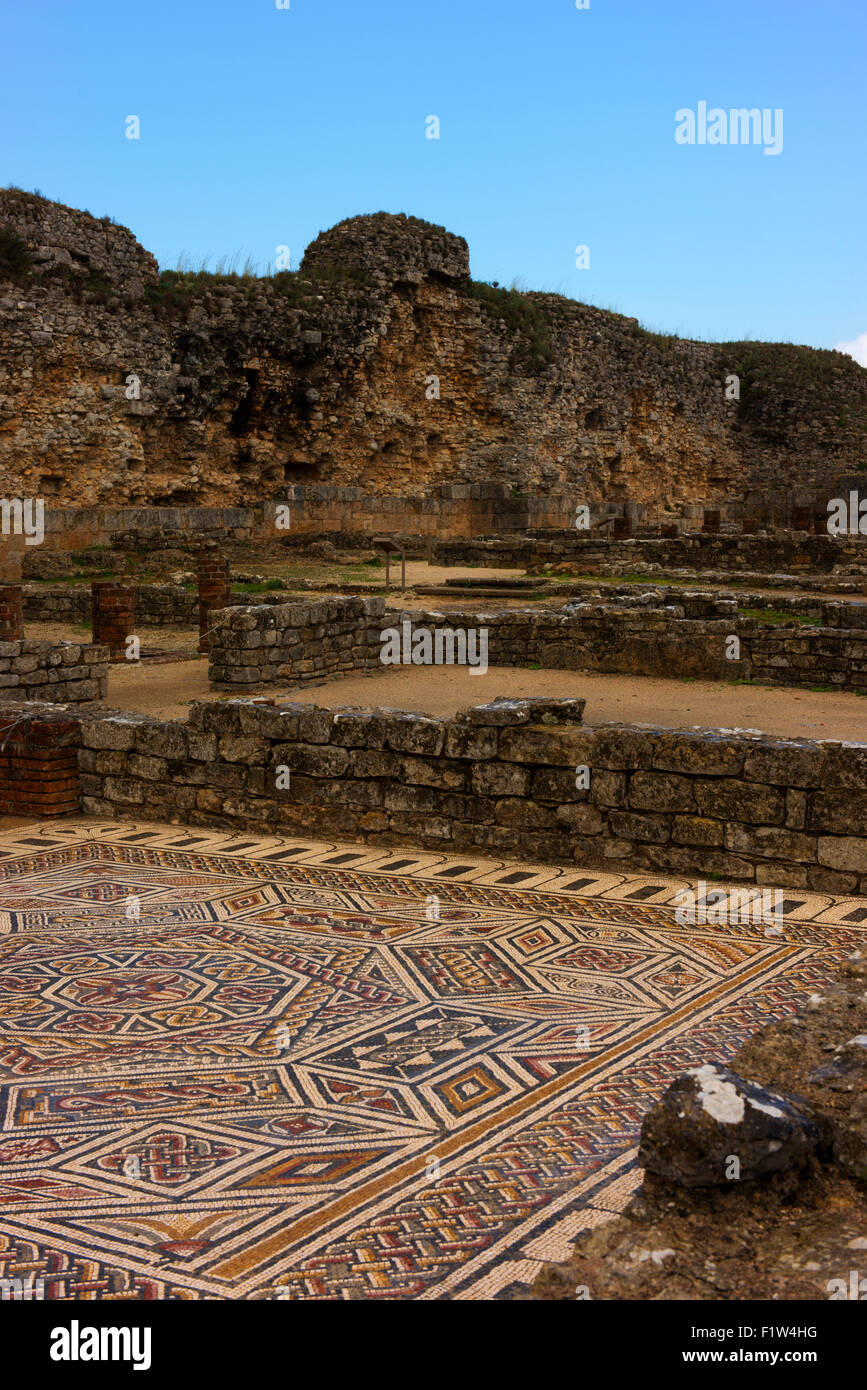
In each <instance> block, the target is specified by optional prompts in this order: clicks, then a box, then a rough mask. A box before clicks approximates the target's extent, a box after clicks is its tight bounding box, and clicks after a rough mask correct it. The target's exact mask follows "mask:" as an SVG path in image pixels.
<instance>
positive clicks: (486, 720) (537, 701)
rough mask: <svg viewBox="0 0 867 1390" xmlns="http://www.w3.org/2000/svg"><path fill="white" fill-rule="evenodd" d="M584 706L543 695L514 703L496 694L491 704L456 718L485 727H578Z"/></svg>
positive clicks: (574, 701) (473, 708)
mask: <svg viewBox="0 0 867 1390" xmlns="http://www.w3.org/2000/svg"><path fill="white" fill-rule="evenodd" d="M586 703H587V701H586V700H580V699H575V700H573V699H559V700H548V699H545V697H544V696H530V697H528V698H527V699H521V700H515V699H511V698H510V697H508V696H506V695H498V696H496V697H495V698H494V699H493V700H492V701H491V702H490V704H487V705H475V706H473V707H472V708H470V709H464V710H460V711H459V713H458V714H457V715H456V716H455V719H456V721H457V722H458V723H460V724H484V725H487V726H488V727H489V728H502V727H505V726H507V725H509V724H542V723H548V722H554V721H556V722H558V723H560V722H562V723H569V724H580V723H581V721H582V719H583V717H584V706H585V705H586Z"/></svg>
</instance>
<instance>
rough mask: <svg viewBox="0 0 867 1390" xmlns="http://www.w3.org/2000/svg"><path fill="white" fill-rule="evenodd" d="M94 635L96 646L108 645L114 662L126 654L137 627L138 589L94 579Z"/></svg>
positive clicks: (92, 588) (92, 585)
mask: <svg viewBox="0 0 867 1390" xmlns="http://www.w3.org/2000/svg"><path fill="white" fill-rule="evenodd" d="M90 593H91V599H92V605H93V608H92V611H93V635H92V637H91V642H92V643H93V645H94V646H96V647H108V650H109V655H110V659H111V660H112V661H123V660H124V659H125V657H126V639H127V637H131V636H132V634H133V632H134V630H135V618H134V615H135V590H134V589H127V588H124V586H123V585H122V584H115V583H114V581H113V580H110V579H94V580H93V581H92V583H91V585H90Z"/></svg>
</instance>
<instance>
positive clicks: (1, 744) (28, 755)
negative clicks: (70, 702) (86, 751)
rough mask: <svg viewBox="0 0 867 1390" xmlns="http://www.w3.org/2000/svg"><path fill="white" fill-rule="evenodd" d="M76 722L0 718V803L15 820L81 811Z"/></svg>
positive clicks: (24, 716)
mask: <svg viewBox="0 0 867 1390" xmlns="http://www.w3.org/2000/svg"><path fill="white" fill-rule="evenodd" d="M80 744H81V726H80V724H79V723H78V720H76V719H70V718H68V717H58V716H49V715H45V716H39V715H36V716H34V715H28V714H18V713H15V714H3V715H0V804H2V805H3V808H4V810H6V811H7V812H8V814H10V815H13V816H64V815H68V814H69V813H70V812H72V811H78V810H79V809H80V806H79V796H80V788H79V780H78V778H79V774H78V750H79V746H80Z"/></svg>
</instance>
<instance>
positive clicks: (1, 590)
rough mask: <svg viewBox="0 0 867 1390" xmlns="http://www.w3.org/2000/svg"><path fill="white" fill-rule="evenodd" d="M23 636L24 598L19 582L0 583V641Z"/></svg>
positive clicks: (16, 640)
mask: <svg viewBox="0 0 867 1390" xmlns="http://www.w3.org/2000/svg"><path fill="white" fill-rule="evenodd" d="M23 636H24V598H23V595H22V591H21V585H20V584H0V642H20V641H21V639H22V637H23Z"/></svg>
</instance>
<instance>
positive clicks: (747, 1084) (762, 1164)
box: [638, 1064, 819, 1187]
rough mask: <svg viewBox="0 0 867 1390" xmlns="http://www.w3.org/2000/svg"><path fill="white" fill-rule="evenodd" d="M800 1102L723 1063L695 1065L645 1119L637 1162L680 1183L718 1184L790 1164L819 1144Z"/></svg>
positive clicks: (815, 1129)
mask: <svg viewBox="0 0 867 1390" xmlns="http://www.w3.org/2000/svg"><path fill="white" fill-rule="evenodd" d="M800 1107H804V1108H803V1109H802V1108H800ZM806 1108H807V1107H806V1102H804V1101H800V1100H799V1098H798V1097H793V1096H790V1095H780V1094H778V1093H776V1092H774V1091H768V1090H766V1089H765V1088H764V1087H763V1086H759V1085H757V1084H756V1083H755V1082H754V1081H746V1080H745V1079H744V1078H743V1077H741V1076H738V1075H737V1074H736V1073H735V1072H732V1071H728V1070H727V1068H725V1067H721V1066H717V1065H716V1064H707V1065H705V1066H702V1067H695V1068H693V1069H692V1070H690V1071H687V1072H685V1073H684V1074H683V1075H682V1076H679V1077H678V1078H677V1079H676V1080H675V1081H673V1082H672V1084H671V1085H670V1086H669V1088H668V1090H667V1091H666V1092H665V1095H664V1096H663V1097H662V1100H661V1101H660V1102H659V1104H658V1105H655V1106H654V1107H653V1109H652V1110H651V1111H649V1113H648V1114H647V1115H646V1116H645V1117H644V1123H643V1124H642V1127H641V1142H640V1145H639V1150H638V1162H639V1164H640V1166H641V1167H643V1168H646V1169H647V1170H648V1172H651V1173H655V1174H657V1175H658V1176H659V1177H662V1178H666V1179H667V1180H668V1181H669V1182H675V1183H678V1184H679V1185H680V1186H682V1187H717V1186H724V1185H726V1184H727V1183H729V1182H732V1181H736V1180H740V1181H749V1180H750V1179H754V1178H760V1177H763V1176H765V1174H767V1173H775V1172H780V1171H782V1170H784V1169H787V1168H793V1167H795V1166H797V1165H798V1164H800V1163H801V1162H803V1160H804V1159H805V1158H807V1156H808V1155H809V1154H811V1153H812V1152H813V1151H814V1150H815V1148H816V1147H817V1145H818V1143H819V1129H818V1126H817V1125H816V1123H815V1121H814V1120H813V1118H812V1116H811V1115H810V1114H809V1113H805V1112H806Z"/></svg>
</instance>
